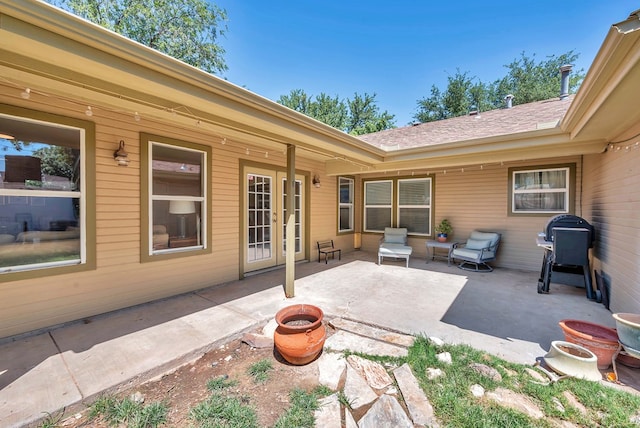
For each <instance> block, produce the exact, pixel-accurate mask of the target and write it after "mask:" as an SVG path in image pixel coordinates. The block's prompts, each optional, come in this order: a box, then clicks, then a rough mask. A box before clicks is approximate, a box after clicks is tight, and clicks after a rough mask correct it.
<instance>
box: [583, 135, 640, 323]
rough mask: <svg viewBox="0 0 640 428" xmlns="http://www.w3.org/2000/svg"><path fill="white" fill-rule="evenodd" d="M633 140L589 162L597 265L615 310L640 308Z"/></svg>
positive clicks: (638, 189)
mask: <svg viewBox="0 0 640 428" xmlns="http://www.w3.org/2000/svg"><path fill="white" fill-rule="evenodd" d="M629 144H630V147H632V148H631V149H629V150H625V147H626V146H625V144H621V145H616V147H620V149H619V150H616V147H614V148H613V149H612V150H608V151H607V152H606V153H603V154H600V155H590V156H585V162H584V165H585V171H588V173H585V176H584V188H585V191H584V213H585V218H587V220H589V221H590V222H591V223H592V224H593V225H594V226H595V228H596V245H595V249H594V251H593V258H594V261H593V266H592V268H593V269H594V270H596V271H598V272H601V273H602V275H603V283H604V285H605V286H606V287H607V288H609V290H610V295H609V300H610V309H611V311H612V312H614V313H615V312H632V313H637V312H638V308H639V307H640V263H639V261H640V214H639V213H640V149H638V146H634V145H633V144H635V140H632V141H631V142H630V143H629Z"/></svg>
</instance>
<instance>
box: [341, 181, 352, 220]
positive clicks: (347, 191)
mask: <svg viewBox="0 0 640 428" xmlns="http://www.w3.org/2000/svg"><path fill="white" fill-rule="evenodd" d="M352 231H353V179H352V178H347V177H339V178H338V232H352Z"/></svg>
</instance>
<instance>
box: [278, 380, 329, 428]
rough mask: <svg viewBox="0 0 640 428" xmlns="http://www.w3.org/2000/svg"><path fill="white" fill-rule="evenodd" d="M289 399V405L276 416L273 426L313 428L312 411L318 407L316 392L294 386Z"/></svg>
mask: <svg viewBox="0 0 640 428" xmlns="http://www.w3.org/2000/svg"><path fill="white" fill-rule="evenodd" d="M289 401H290V402H291V406H290V407H289V409H288V410H287V412H286V413H285V414H283V415H282V416H280V417H279V418H278V420H277V421H276V424H275V425H274V428H291V427H296V428H313V427H314V426H315V422H316V421H315V417H314V416H313V412H314V411H315V410H317V409H318V408H319V404H318V397H317V395H316V393H315V392H310V393H309V392H306V391H304V390H303V389H300V388H296V389H294V390H293V391H291V393H290V394H289Z"/></svg>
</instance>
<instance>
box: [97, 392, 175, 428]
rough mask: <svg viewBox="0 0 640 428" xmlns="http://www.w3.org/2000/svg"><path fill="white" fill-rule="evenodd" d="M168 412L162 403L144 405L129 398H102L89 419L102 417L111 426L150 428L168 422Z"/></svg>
mask: <svg viewBox="0 0 640 428" xmlns="http://www.w3.org/2000/svg"><path fill="white" fill-rule="evenodd" d="M167 412H168V409H167V406H166V405H165V404H164V403H160V402H153V403H150V404H148V405H144V404H142V403H138V402H136V401H133V400H132V399H130V398H128V397H127V398H122V399H118V398H115V397H111V396H102V397H100V398H99V399H98V400H96V401H95V402H94V403H93V405H92V406H91V411H90V412H89V418H90V419H94V418H96V417H98V416H102V417H104V419H105V420H106V421H107V422H109V424H111V425H122V426H126V427H129V428H150V427H158V426H160V425H163V424H164V423H165V422H166V421H167Z"/></svg>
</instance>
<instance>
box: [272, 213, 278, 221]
mask: <svg viewBox="0 0 640 428" xmlns="http://www.w3.org/2000/svg"><path fill="white" fill-rule="evenodd" d="M273 222H274V223H277V222H278V216H277V215H276V213H273Z"/></svg>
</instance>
